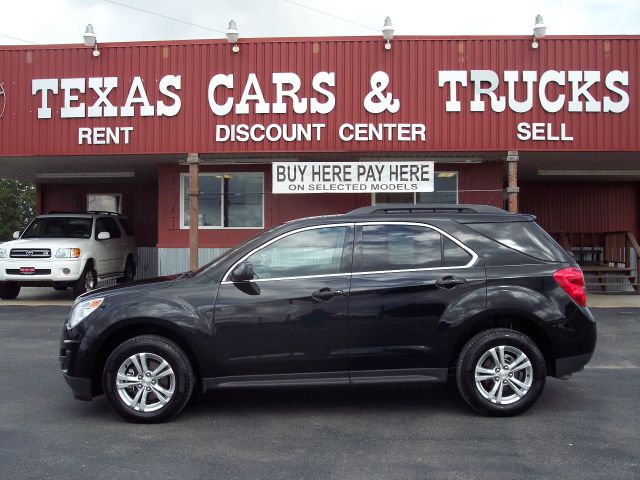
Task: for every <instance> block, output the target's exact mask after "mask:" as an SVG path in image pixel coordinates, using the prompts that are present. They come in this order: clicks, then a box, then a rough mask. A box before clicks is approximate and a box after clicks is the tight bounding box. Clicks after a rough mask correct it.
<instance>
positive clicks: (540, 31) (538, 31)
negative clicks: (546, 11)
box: [533, 15, 547, 38]
mask: <svg viewBox="0 0 640 480" xmlns="http://www.w3.org/2000/svg"><path fill="white" fill-rule="evenodd" d="M546 33H547V27H546V26H545V25H544V22H543V21H542V15H537V16H536V24H535V25H534V26H533V36H534V37H536V38H542V37H544V36H545V35H546Z"/></svg>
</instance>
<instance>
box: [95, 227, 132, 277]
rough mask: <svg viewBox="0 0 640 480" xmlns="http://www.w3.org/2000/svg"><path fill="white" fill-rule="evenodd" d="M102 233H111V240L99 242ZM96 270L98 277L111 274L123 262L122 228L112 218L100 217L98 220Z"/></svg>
mask: <svg viewBox="0 0 640 480" xmlns="http://www.w3.org/2000/svg"><path fill="white" fill-rule="evenodd" d="M101 232H109V235H111V237H110V238H108V239H106V240H98V235H99V234H100V233H101ZM95 240H96V257H97V258H96V261H97V265H96V269H97V271H98V276H100V275H105V274H110V273H113V272H116V271H120V270H118V267H119V265H120V264H121V263H122V262H123V260H122V256H123V255H124V251H123V250H124V248H126V247H123V246H121V245H120V244H121V242H123V238H122V233H121V232H120V227H118V224H117V223H116V221H115V220H114V219H113V218H111V217H100V218H98V219H97V220H96V232H95Z"/></svg>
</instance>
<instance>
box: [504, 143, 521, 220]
mask: <svg viewBox="0 0 640 480" xmlns="http://www.w3.org/2000/svg"><path fill="white" fill-rule="evenodd" d="M518 160H519V156H518V151H517V150H510V151H508V152H507V204H508V210H509V213H518V193H520V187H518Z"/></svg>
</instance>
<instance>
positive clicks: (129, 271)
mask: <svg viewBox="0 0 640 480" xmlns="http://www.w3.org/2000/svg"><path fill="white" fill-rule="evenodd" d="M135 277H136V264H135V263H133V259H132V258H131V257H129V258H127V263H126V265H125V266H124V275H123V276H122V277H119V278H117V279H116V283H130V282H133V281H134V280H135Z"/></svg>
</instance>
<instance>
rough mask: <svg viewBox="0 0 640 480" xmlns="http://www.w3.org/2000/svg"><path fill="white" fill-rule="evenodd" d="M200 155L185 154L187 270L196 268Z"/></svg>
mask: <svg viewBox="0 0 640 480" xmlns="http://www.w3.org/2000/svg"><path fill="white" fill-rule="evenodd" d="M199 164H200V157H199V156H198V154H197V153H189V154H187V165H189V270H197V269H198V223H199V222H198V197H199V195H200V185H199V182H198V172H199Z"/></svg>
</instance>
